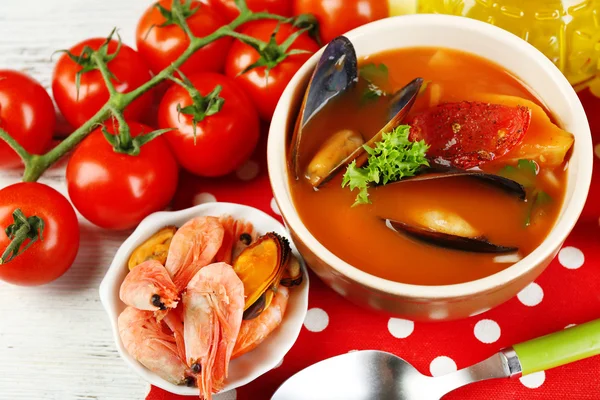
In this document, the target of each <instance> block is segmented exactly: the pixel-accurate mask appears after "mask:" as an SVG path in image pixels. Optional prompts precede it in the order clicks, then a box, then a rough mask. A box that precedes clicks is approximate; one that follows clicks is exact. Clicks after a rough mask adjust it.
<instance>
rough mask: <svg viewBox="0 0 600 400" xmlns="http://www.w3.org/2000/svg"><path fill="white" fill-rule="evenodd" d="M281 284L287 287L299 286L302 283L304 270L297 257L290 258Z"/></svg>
mask: <svg viewBox="0 0 600 400" xmlns="http://www.w3.org/2000/svg"><path fill="white" fill-rule="evenodd" d="M280 283H281V286H285V287H292V286H298V285H300V284H301V283H302V268H301V267H300V261H298V259H297V258H296V257H295V256H293V255H292V256H291V257H290V261H289V262H288V264H287V267H286V268H285V272H284V274H283V278H281V281H280Z"/></svg>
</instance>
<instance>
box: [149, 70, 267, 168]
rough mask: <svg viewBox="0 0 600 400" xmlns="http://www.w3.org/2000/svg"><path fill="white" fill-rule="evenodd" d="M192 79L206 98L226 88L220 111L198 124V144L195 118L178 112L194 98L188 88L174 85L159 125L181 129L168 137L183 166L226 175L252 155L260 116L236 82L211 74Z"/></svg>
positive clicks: (162, 107) (160, 110)
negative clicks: (214, 91) (178, 106)
mask: <svg viewBox="0 0 600 400" xmlns="http://www.w3.org/2000/svg"><path fill="white" fill-rule="evenodd" d="M189 79H190V81H191V82H192V84H193V85H194V87H195V88H196V89H197V90H198V91H199V92H200V93H201V94H202V96H206V95H208V94H209V93H210V92H212V91H213V89H215V87H216V86H217V85H220V86H221V87H222V90H221V92H220V94H219V96H220V98H222V99H223V105H222V108H221V109H220V111H218V112H216V113H215V114H212V115H206V116H205V117H204V118H203V119H202V120H201V121H200V122H198V123H197V124H196V139H195V142H194V129H193V127H194V123H193V117H192V116H191V115H187V114H183V113H182V114H181V115H180V114H179V113H178V111H177V105H180V106H181V107H187V106H189V105H191V104H192V99H191V97H190V95H189V94H188V92H187V90H186V89H184V88H182V87H181V86H179V85H173V86H171V88H170V89H169V90H168V91H167V92H166V93H165V95H164V97H163V99H162V101H161V103H160V105H159V107H158V124H159V126H160V127H161V128H177V130H175V131H171V132H167V133H165V135H164V136H165V137H166V139H167V140H168V142H169V145H170V146H171V149H172V150H173V152H174V153H175V157H177V161H179V164H180V165H181V166H183V167H184V168H185V169H187V170H188V171H190V172H192V173H194V174H196V175H200V176H221V175H226V174H228V173H230V172H233V171H234V170H236V169H237V168H238V167H239V166H240V165H242V164H243V163H244V162H245V161H246V160H247V159H248V158H249V157H250V155H252V152H253V151H254V148H255V147H256V143H257V142H258V137H259V119H258V114H257V113H256V110H255V108H254V105H253V104H252V103H251V101H250V99H249V98H248V97H247V96H246V94H245V93H244V92H243V91H242V89H241V88H240V87H238V86H237V85H236V83H235V82H234V81H233V80H232V79H230V78H228V77H226V76H223V75H219V74H215V73H210V72H204V73H199V74H195V75H190V76H189Z"/></svg>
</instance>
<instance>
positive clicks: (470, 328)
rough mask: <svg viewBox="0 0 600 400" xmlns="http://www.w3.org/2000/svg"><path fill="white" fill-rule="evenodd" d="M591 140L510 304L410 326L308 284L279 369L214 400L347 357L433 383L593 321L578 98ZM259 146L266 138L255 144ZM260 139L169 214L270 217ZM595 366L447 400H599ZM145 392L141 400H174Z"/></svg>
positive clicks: (598, 132) (589, 209)
mask: <svg viewBox="0 0 600 400" xmlns="http://www.w3.org/2000/svg"><path fill="white" fill-rule="evenodd" d="M581 98H582V101H583V102H584V105H585V107H586V112H587V114H588V117H589V119H590V124H591V125H592V132H594V135H595V136H594V138H593V139H594V146H595V147H594V150H595V158H594V169H595V174H594V178H593V182H592V187H591V190H590V196H589V199H588V202H587V205H586V208H585V210H584V212H583V214H582V216H581V218H580V220H579V222H578V224H577V226H576V227H575V230H574V231H573V232H572V234H571V235H570V236H569V238H568V239H567V241H566V243H565V245H564V247H563V248H562V250H561V251H560V253H559V254H558V256H557V257H556V259H555V260H554V261H553V262H552V264H551V265H550V266H549V267H548V269H547V270H546V271H545V272H544V273H543V274H542V275H541V276H540V277H539V278H538V279H537V280H536V281H535V282H534V283H531V284H530V285H529V286H527V287H526V288H525V289H523V291H521V292H520V293H519V294H518V296H517V297H515V298H513V299H511V300H509V301H508V302H506V303H505V304H503V305H501V306H499V307H497V308H495V309H493V310H490V311H488V312H486V313H484V314H481V315H477V316H474V317H471V318H468V319H464V320H460V321H453V322H438V323H413V322H412V321H408V320H404V319H398V318H393V317H391V316H389V315H384V314H381V313H377V312H374V311H371V310H367V309H363V308H359V307H357V306H355V305H353V304H351V303H349V302H347V301H346V300H344V299H343V298H342V297H340V296H339V295H337V294H336V293H334V292H333V291H332V290H330V289H329V288H328V287H326V286H325V285H324V284H323V283H322V282H321V281H320V280H319V279H318V278H316V277H315V276H314V275H311V287H310V300H309V310H308V314H307V317H306V320H305V323H304V328H303V329H302V332H301V334H300V337H299V338H298V341H297V342H296V344H295V346H294V347H293V348H292V349H291V350H290V352H289V353H288V354H287V355H286V356H285V358H284V359H283V361H282V363H281V365H280V366H278V367H277V368H275V369H274V370H272V371H271V372H269V373H267V374H265V375H264V376H262V377H260V378H258V379H257V380H255V381H254V382H251V383H250V384H248V385H246V386H244V387H241V388H238V389H236V390H233V391H230V392H227V393H223V394H221V395H219V396H217V397H216V399H218V400H233V399H237V400H246V399H252V400H259V399H269V398H270V397H271V395H272V394H273V393H274V392H275V390H276V389H277V387H278V386H279V385H280V384H281V383H283V382H284V381H285V380H286V379H287V378H289V377H290V376H292V375H293V374H294V373H296V372H298V371H299V370H301V369H303V368H305V367H307V366H309V365H311V364H313V363H315V362H318V361H320V360H323V359H325V358H328V357H332V356H335V355H338V354H342V353H346V352H349V351H353V350H362V349H378V350H384V351H389V352H392V353H394V354H397V355H398V356H400V357H402V358H404V359H405V360H407V361H408V362H410V363H411V364H413V365H414V366H415V367H416V368H417V369H418V370H419V371H421V372H422V373H424V374H431V375H441V374H444V373H447V372H451V371H454V370H456V369H457V368H459V369H460V368H464V367H467V366H469V365H471V364H474V363H476V362H479V361H481V360H483V359H485V358H487V357H489V356H490V355H492V354H493V353H495V352H497V351H498V350H500V349H501V348H503V347H506V346H510V345H512V344H515V343H519V342H521V341H524V340H528V339H531V338H534V337H537V336H540V335H544V334H547V333H551V332H554V331H557V330H560V329H564V328H565V327H567V326H569V325H571V324H579V323H583V322H586V321H589V320H592V319H596V318H600V290H598V282H599V281H600V99H597V98H595V97H593V96H592V95H591V94H590V93H589V92H587V91H586V92H584V93H582V94H581ZM265 136H266V135H265ZM265 144H266V138H264V137H263V142H262V143H261V144H260V145H259V149H258V150H257V154H255V156H254V158H253V159H252V160H250V161H249V162H248V163H247V164H246V165H245V166H243V167H242V168H240V170H239V171H237V172H236V174H235V175H234V176H232V177H230V178H228V179H219V180H206V179H199V178H196V177H192V176H189V175H185V176H184V177H183V178H182V181H181V185H180V191H179V193H178V195H177V196H176V199H175V204H174V205H175V208H178V209H179V208H185V207H189V206H191V205H192V204H198V203H203V202H207V201H226V202H236V203H241V204H247V205H250V206H253V207H256V208H259V209H261V210H263V211H266V212H268V213H270V214H271V215H273V216H275V217H279V215H278V210H277V208H276V205H275V202H274V201H273V196H272V192H271V188H270V186H269V179H268V175H267V170H266V168H267V167H266V159H265ZM599 376H600V357H596V358H591V359H587V360H583V361H580V362H577V363H574V364H571V365H567V366H564V367H560V368H556V369H553V370H550V371H546V372H539V373H535V374H532V375H529V376H527V377H523V378H521V379H513V380H510V379H503V380H492V381H486V382H480V383H476V384H473V385H470V386H466V387H463V388H460V389H458V390H456V391H455V392H453V393H451V394H450V395H448V396H446V398H447V399H449V400H452V399H456V400H458V399H461V400H468V399H504V400H510V399H534V400H535V399H540V400H541V399H543V400H554V399H557V400H558V399H565V398H567V399H600V378H598V377H599ZM183 398H185V397H181V396H175V395H172V394H169V393H167V392H164V391H162V390H160V389H158V388H155V387H153V388H152V389H151V391H150V394H149V395H148V397H147V400H176V399H183Z"/></svg>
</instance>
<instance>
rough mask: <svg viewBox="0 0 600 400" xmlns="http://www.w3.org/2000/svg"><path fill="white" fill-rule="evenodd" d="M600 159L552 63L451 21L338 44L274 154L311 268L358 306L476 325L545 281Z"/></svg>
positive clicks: (298, 82) (299, 92)
mask: <svg viewBox="0 0 600 400" xmlns="http://www.w3.org/2000/svg"><path fill="white" fill-rule="evenodd" d="M592 157H593V154H592V143H591V134H590V129H589V125H588V122H587V118H586V115H585V112H584V110H583V107H582V105H581V103H580V101H579V99H578V97H577V95H576V93H575V92H574V90H573V89H572V87H571V86H570V85H569V83H568V81H567V80H566V79H565V78H564V76H563V75H562V74H561V73H560V71H559V70H558V69H557V68H556V67H555V66H554V64H552V62H551V61H550V60H549V59H547V58H546V57H544V56H543V55H542V54H541V53H540V52H539V51H537V50H536V49H535V48H534V47H533V46H531V45H529V44H527V43H526V42H525V41H523V40H521V39H520V38H518V37H517V36H514V35H512V34H511V33H508V32H505V31H503V30H501V29H499V28H496V27H494V26H491V25H489V24H485V23H482V22H478V21H474V20H470V19H465V18H461V17H452V16H442V15H414V16H402V17H395V18H389V19H385V20H382V21H377V22H374V23H371V24H368V25H365V26H363V27H360V28H358V29H355V30H353V31H351V32H349V33H347V34H346V35H344V36H343V37H339V38H336V39H334V40H333V41H332V42H330V43H329V44H328V45H327V46H325V47H324V48H323V49H321V51H319V52H318V53H317V54H315V55H313V57H312V58H311V59H310V60H309V61H308V62H307V63H306V64H305V65H304V66H303V67H302V68H301V69H300V70H299V71H298V73H297V74H296V75H295V76H294V78H293V79H292V81H291V82H290V84H289V85H288V87H287V88H286V90H285V92H284V93H283V95H282V97H281V99H280V101H279V104H278V106H277V109H276V111H275V114H274V117H273V120H272V123H271V127H270V132H269V142H268V163H269V175H270V180H271V184H272V187H273V193H274V197H275V200H276V202H277V205H278V207H279V210H280V211H281V215H282V217H283V219H284V220H285V223H286V226H287V227H288V229H289V231H290V233H291V236H292V238H293V240H294V242H295V244H296V246H297V247H298V250H299V251H300V253H301V254H302V255H303V257H304V259H305V260H306V262H307V264H308V265H309V266H310V267H311V268H312V270H313V271H314V272H315V273H316V274H317V275H318V276H319V277H320V278H321V279H322V280H323V281H324V282H325V283H326V284H328V285H329V286H330V287H331V288H332V289H333V290H335V291H336V292H337V293H339V294H341V295H342V296H345V297H347V298H348V299H349V300H351V301H353V302H355V303H357V304H360V305H364V306H367V307H371V308H374V309H377V310H383V311H387V312H390V313H393V314H396V315H399V316H402V317H405V318H409V319H413V320H447V319H457V318H464V317H468V316H472V315H476V314H478V313H481V312H484V311H486V310H488V309H490V308H492V307H495V306H497V305H499V304H501V303H503V302H505V301H506V300H508V299H510V298H511V297H513V296H515V295H516V294H517V293H518V292H519V291H520V290H522V289H523V288H524V287H525V286H527V285H528V284H529V283H531V282H532V281H533V280H534V279H535V278H536V277H537V276H539V275H540V274H541V273H542V272H543V270H544V269H545V268H546V267H547V266H548V264H549V263H550V262H551V260H552V259H553V258H554V257H555V256H556V254H557V252H558V251H559V249H560V247H561V246H562V244H563V242H564V240H565V239H566V237H567V236H568V234H569V232H570V231H571V229H572V228H573V226H574V225H575V223H576V221H577V219H578V217H579V215H580V213H581V211H582V209H583V206H584V203H585V200H586V197H587V193H588V189H589V185H590V181H591V172H592Z"/></svg>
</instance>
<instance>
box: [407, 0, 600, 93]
mask: <svg viewBox="0 0 600 400" xmlns="http://www.w3.org/2000/svg"><path fill="white" fill-rule="evenodd" d="M401 2H403V3H405V4H407V3H413V4H414V0H412V1H411V0H401ZM415 5H416V8H415V9H416V11H417V12H419V13H439V14H451V15H461V16H465V17H469V18H474V19H478V20H480V21H485V22H488V23H491V24H493V25H496V26H498V27H500V28H503V29H506V30H508V31H510V32H512V33H514V34H516V35H518V36H519V37H521V38H523V39H525V40H526V41H528V42H529V43H531V44H532V45H534V46H535V47H537V48H538V49H539V50H540V51H541V52H542V53H544V54H545V55H546V56H547V57H548V58H549V59H550V60H552V62H554V64H555V65H556V66H557V67H558V68H559V69H560V70H561V71H562V72H563V73H564V74H565V76H566V77H567V78H568V79H569V81H570V82H571V84H572V85H573V86H574V87H575V88H576V89H577V90H581V89H583V88H586V87H589V88H590V89H591V91H592V92H593V93H594V94H595V95H596V96H598V97H600V0H417V2H416V4H415ZM405 9H406V8H405Z"/></svg>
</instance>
